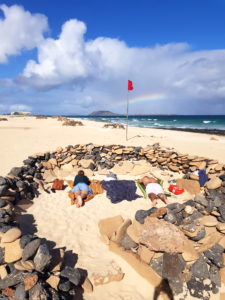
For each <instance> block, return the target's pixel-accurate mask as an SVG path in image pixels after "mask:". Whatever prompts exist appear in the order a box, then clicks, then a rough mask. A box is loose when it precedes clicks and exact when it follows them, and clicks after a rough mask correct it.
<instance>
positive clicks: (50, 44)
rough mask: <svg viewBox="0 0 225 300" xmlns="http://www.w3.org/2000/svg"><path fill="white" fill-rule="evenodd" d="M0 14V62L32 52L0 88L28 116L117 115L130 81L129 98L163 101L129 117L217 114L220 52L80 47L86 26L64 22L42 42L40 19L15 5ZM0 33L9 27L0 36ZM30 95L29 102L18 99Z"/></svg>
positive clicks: (221, 87)
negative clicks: (152, 97) (108, 111)
mask: <svg viewBox="0 0 225 300" xmlns="http://www.w3.org/2000/svg"><path fill="white" fill-rule="evenodd" d="M0 8H1V9H2V10H3V11H4V14H5V19H4V20H3V21H0V43H2V44H3V47H2V48H1V49H0V62H1V61H6V60H7V56H9V55H12V54H19V53H20V51H21V50H22V49H24V48H26V49H31V48H33V47H37V58H36V60H35V59H33V60H30V61H28V62H27V64H26V66H25V68H24V70H23V71H22V72H21V74H19V75H18V76H17V77H16V78H15V79H14V80H6V79H3V80H2V81H1V82H0V84H1V83H2V85H3V84H4V86H5V87H6V88H8V89H10V87H11V89H15V87H17V88H18V87H19V88H21V94H20V99H25V100H22V103H25V102H26V101H27V103H28V106H33V109H34V111H35V107H39V110H40V109H41V110H42V113H44V110H46V113H47V112H51V111H54V113H57V112H56V110H57V109H58V113H71V114H73V113H79V112H82V113H85V112H88V111H91V110H96V109H103V108H110V109H113V107H114V105H115V109H116V110H117V111H118V112H122V111H120V110H121V109H123V108H122V106H118V105H119V103H122V101H123V100H124V99H125V98H126V83H127V79H131V80H133V82H134V87H135V90H134V91H133V92H132V96H131V97H139V96H141V95H148V94H154V93H160V94H163V95H164V97H165V99H166V100H164V102H162V100H160V101H158V102H156V101H155V102H154V101H149V102H145V104H144V105H133V106H131V111H132V109H133V113H134V112H135V113H148V112H151V113H176V112H179V113H190V112H193V113H194V112H196V113H197V112H198V113H199V110H202V113H203V112H204V109H205V112H207V111H208V112H211V111H213V112H214V113H215V110H216V109H217V108H216V107H215V100H217V101H218V102H219V104H218V103H217V104H218V105H217V107H220V109H219V111H218V112H220V111H221V107H222V108H224V110H225V101H224V99H225V80H224V79H223V78H225V63H224V62H225V50H209V51H193V50H192V49H191V47H190V45H188V44H187V43H170V44H166V45H156V46H154V47H151V48H150V47H149V48H137V47H136V48H135V47H128V46H127V45H126V43H125V42H124V41H120V40H118V39H112V38H108V37H98V38H96V39H94V40H86V39H85V33H86V30H87V28H86V25H85V24H84V23H83V22H81V21H78V20H76V19H72V20H69V21H67V22H65V23H64V25H63V26H62V29H61V33H60V35H59V36H58V38H56V39H54V38H44V37H43V32H44V31H45V30H46V29H47V19H46V17H44V16H42V15H34V14H30V13H29V12H27V11H26V12H25V11H24V10H23V9H22V8H21V7H18V6H12V7H6V6H0ZM18 20H19V22H18ZM15 24H19V25H17V26H15ZM10 25H12V26H11V27H10ZM6 27H9V28H11V30H10V31H9V32H10V34H9V35H8V36H7V34H6V33H5V32H6ZM17 27H18V31H17ZM31 28H32V29H31ZM28 29H29V30H28ZM11 40H12V42H11ZM30 89H32V90H33V91H34V93H33V95H32V99H36V100H33V102H32V101H31V97H29V93H28V94H26V90H30ZM23 93H24V94H23ZM23 95H25V96H24V97H23ZM40 95H41V96H40ZM7 99H9V97H8V96H7ZM203 100H204V102H202V101H203ZM10 101H12V102H13V101H14V102H15V103H17V101H18V99H16V97H14V98H13V97H12V99H11V100H10ZM19 101H20V100H19ZM24 101H25V102H24ZM170 101H171V102H170ZM172 101H173V102H172ZM198 101H201V102H198ZM181 102H182V104H181ZM31 103H32V104H31ZM162 103H163V104H162ZM171 103H173V105H171ZM199 103H201V107H200V106H199ZM203 103H204V104H205V105H203ZM25 105H26V104H25ZM197 106H198V107H197ZM132 107H133V108H132ZM199 107H200V108H199ZM28 110H31V108H30V109H28Z"/></svg>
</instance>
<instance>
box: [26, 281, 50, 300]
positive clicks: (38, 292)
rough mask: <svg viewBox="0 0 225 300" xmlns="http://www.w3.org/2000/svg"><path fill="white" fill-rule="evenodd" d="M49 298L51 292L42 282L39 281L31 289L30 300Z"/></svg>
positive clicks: (45, 299) (46, 299)
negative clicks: (48, 291)
mask: <svg viewBox="0 0 225 300" xmlns="http://www.w3.org/2000/svg"><path fill="white" fill-rule="evenodd" d="M38 299H40V300H48V299H49V294H48V293H47V291H46V290H45V288H44V287H43V285H42V284H40V283H37V284H36V285H35V286H34V287H33V288H32V289H30V290H29V300H38Z"/></svg>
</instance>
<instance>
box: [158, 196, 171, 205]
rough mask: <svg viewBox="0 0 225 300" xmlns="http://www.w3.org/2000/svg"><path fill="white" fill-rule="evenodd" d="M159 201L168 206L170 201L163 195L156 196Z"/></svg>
mask: <svg viewBox="0 0 225 300" xmlns="http://www.w3.org/2000/svg"><path fill="white" fill-rule="evenodd" d="M158 197H159V199H161V200H162V201H163V202H164V203H165V204H170V201H169V200H167V197H166V195H164V194H158Z"/></svg>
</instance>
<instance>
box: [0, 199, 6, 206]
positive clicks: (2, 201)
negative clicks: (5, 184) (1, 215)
mask: <svg viewBox="0 0 225 300" xmlns="http://www.w3.org/2000/svg"><path fill="white" fill-rule="evenodd" d="M5 205H6V201H5V200H3V199H0V208H1V207H4V206H5Z"/></svg>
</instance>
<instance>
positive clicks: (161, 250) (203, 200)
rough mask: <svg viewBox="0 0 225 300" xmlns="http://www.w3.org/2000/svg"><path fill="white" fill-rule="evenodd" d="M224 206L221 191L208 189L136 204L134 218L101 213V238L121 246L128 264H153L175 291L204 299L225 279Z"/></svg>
mask: <svg viewBox="0 0 225 300" xmlns="http://www.w3.org/2000/svg"><path fill="white" fill-rule="evenodd" d="M224 184H225V181H224ZM222 203H224V204H222ZM224 207H225V195H224V194H222V193H221V192H220V191H218V190H211V193H210V194H209V195H207V196H206V197H204V196H202V195H197V196H196V197H195V199H194V200H188V201H187V202H186V203H183V204H180V203H173V204H169V205H167V206H166V207H162V208H159V209H157V208H155V207H153V208H151V209H149V210H146V211H145V210H138V211H137V212H136V215H135V220H133V222H132V221H131V220H130V219H127V220H123V218H122V217H121V216H115V217H112V218H108V219H103V220H101V221H100V222H99V230H100V233H101V236H102V240H103V241H104V242H105V243H106V244H109V245H110V246H112V244H113V243H115V244H117V245H118V246H119V247H121V248H122V250H123V252H124V254H122V256H123V258H125V259H126V255H127V260H128V261H129V262H130V263H131V264H133V265H134V266H135V264H137V262H136V263H135V262H133V261H134V260H137V261H141V262H142V263H143V264H144V265H145V268H146V270H147V271H146V272H149V273H151V272H152V270H154V271H155V272H156V273H157V274H158V276H159V277H160V278H161V280H163V279H164V280H166V282H168V284H169V288H170V290H171V291H172V293H173V295H174V296H176V295H180V294H182V297H184V298H187V299H188V297H189V296H190V295H191V296H192V297H196V298H200V299H205V300H207V299H211V297H212V294H217V293H218V292H219V288H220V287H221V283H225V215H224V212H225V210H224ZM110 249H111V250H112V249H113V248H112V247H110ZM130 252H133V258H132V260H131V259H130V258H129V255H130ZM117 253H118V251H117ZM142 270H143V267H141V268H140V271H142ZM138 271H139V269H138V268H137V272H138ZM159 282H160V281H159ZM151 283H152V282H151Z"/></svg>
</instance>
